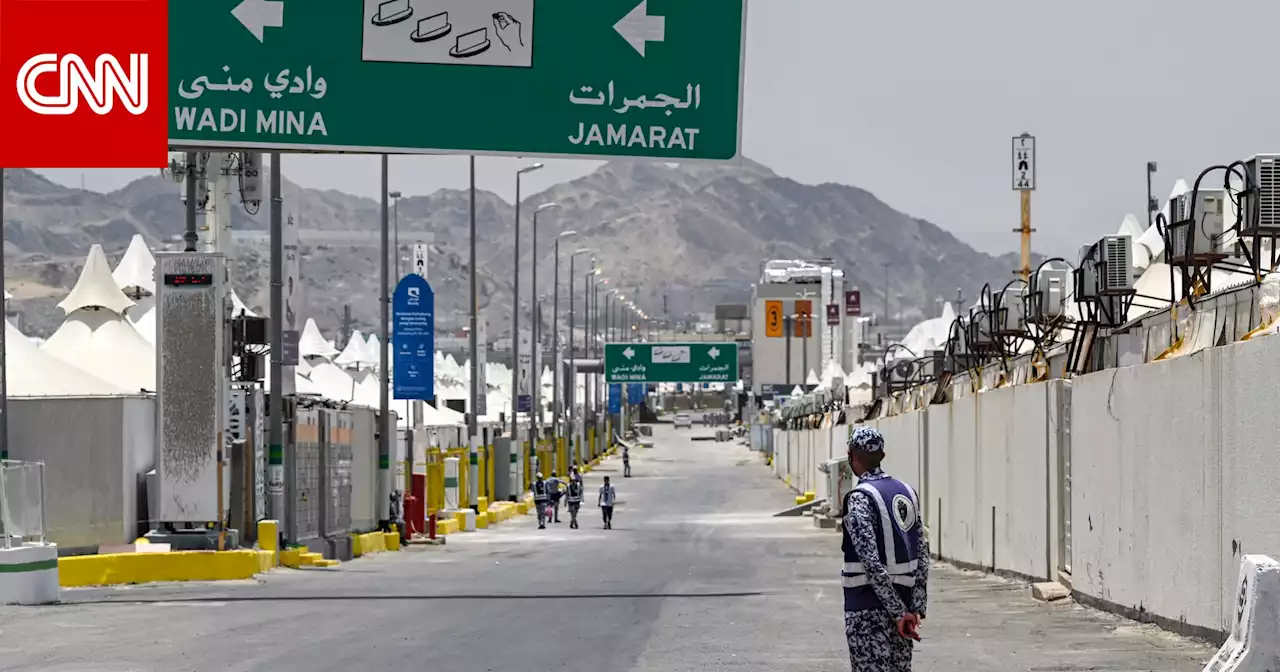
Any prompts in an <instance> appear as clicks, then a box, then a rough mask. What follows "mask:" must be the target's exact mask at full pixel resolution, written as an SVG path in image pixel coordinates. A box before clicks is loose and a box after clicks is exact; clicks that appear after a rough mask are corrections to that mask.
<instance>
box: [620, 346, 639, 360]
mask: <svg viewBox="0 0 1280 672" xmlns="http://www.w3.org/2000/svg"><path fill="white" fill-rule="evenodd" d="M622 356H623V357H626V358H627V359H631V358H632V357H635V356H636V351H635V350H632V349H631V348H627V349H626V350H623V351H622Z"/></svg>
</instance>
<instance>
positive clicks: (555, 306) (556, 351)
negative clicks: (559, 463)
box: [551, 231, 577, 446]
mask: <svg viewBox="0 0 1280 672" xmlns="http://www.w3.org/2000/svg"><path fill="white" fill-rule="evenodd" d="M575 233H577V231H561V232H560V235H558V236H556V248H555V252H554V253H553V254H554V257H555V261H554V263H553V264H552V273H553V274H554V275H555V278H554V279H553V280H552V281H551V366H552V367H553V369H552V371H551V439H552V440H553V441H555V442H556V445H557V446H559V442H560V414H561V413H562V411H561V410H560V374H561V371H560V369H561V368H562V367H563V361H564V360H563V359H562V358H561V357H560V239H561V238H567V237H569V236H572V235H574V234H575ZM570 263H573V260H572V259H570ZM569 277H570V278H572V277H573V273H572V271H570V273H569ZM569 284H570V285H572V284H573V283H572V282H571V283H569ZM570 329H572V326H571V327H570ZM569 336H570V339H571V340H570V341H569V343H570V350H572V349H573V346H572V343H573V341H572V337H573V333H572V332H570V334H569Z"/></svg>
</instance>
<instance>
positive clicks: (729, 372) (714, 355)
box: [604, 343, 738, 383]
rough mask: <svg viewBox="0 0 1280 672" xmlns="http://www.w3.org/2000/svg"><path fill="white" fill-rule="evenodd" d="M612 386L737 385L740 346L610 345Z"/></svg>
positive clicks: (607, 369)
mask: <svg viewBox="0 0 1280 672" xmlns="http://www.w3.org/2000/svg"><path fill="white" fill-rule="evenodd" d="M604 377H605V381H606V382H610V383H736V382H738V344H737V343H662V344H648V343H608V344H605V346H604Z"/></svg>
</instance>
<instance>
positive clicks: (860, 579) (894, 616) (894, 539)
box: [840, 425, 929, 672]
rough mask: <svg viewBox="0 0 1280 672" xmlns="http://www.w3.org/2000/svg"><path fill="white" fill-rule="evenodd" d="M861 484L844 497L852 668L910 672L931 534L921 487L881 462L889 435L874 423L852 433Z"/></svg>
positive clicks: (855, 468)
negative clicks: (892, 474)
mask: <svg viewBox="0 0 1280 672" xmlns="http://www.w3.org/2000/svg"><path fill="white" fill-rule="evenodd" d="M847 447H848V456H849V466H850V467H851V468H852V469H853V473H854V474H856V475H857V476H858V485H857V486H855V487H854V489H853V491H852V492H850V493H849V495H848V496H847V497H846V498H845V507H844V511H843V516H844V521H843V522H844V524H843V525H842V526H841V530H840V531H841V536H842V540H841V541H842V543H841V549H842V550H843V551H844V571H842V572H841V575H842V576H843V579H844V631H845V636H846V639H848V644H849V660H850V663H851V664H852V666H853V672H910V670H911V654H912V648H913V641H919V640H920V635H919V634H918V632H917V629H918V628H919V626H920V622H921V621H922V620H923V619H924V616H925V607H926V602H927V600H928V584H929V541H928V537H927V535H926V534H925V530H924V523H923V522H922V521H921V519H920V499H919V497H918V496H917V495H916V492H915V490H914V489H913V488H912V487H911V486H909V485H907V484H906V483H903V482H902V481H899V480H897V479H896V478H892V477H890V476H889V475H888V474H886V473H885V472H884V470H883V469H881V468H880V464H881V463H882V462H883V461H884V451H885V445H884V437H883V436H881V434H880V432H879V431H877V430H876V429H874V428H872V427H868V426H865V425H863V426H859V427H856V428H855V429H854V430H853V432H852V433H851V434H850V435H849V442H848V446H847Z"/></svg>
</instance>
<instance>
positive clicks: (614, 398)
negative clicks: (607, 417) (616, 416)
mask: <svg viewBox="0 0 1280 672" xmlns="http://www.w3.org/2000/svg"><path fill="white" fill-rule="evenodd" d="M609 412H610V413H621V412H622V383H610V384H609Z"/></svg>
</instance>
